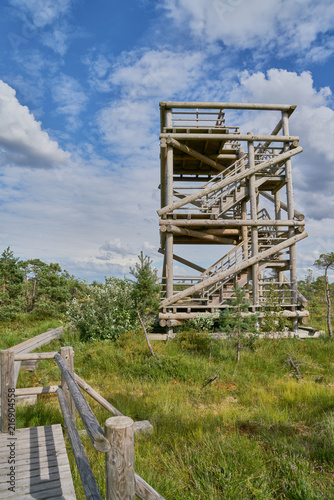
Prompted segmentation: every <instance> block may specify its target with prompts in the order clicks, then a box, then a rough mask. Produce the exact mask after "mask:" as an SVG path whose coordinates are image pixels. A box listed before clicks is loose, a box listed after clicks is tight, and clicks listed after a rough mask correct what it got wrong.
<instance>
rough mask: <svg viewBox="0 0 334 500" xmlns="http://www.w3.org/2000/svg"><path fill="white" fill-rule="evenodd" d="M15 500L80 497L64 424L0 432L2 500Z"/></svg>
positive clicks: (69, 499)
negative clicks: (71, 465) (74, 478)
mask: <svg viewBox="0 0 334 500" xmlns="http://www.w3.org/2000/svg"><path fill="white" fill-rule="evenodd" d="M11 467H12V468H11ZM9 481H12V482H9ZM11 487H12V490H10V489H9V488H11ZM11 498H15V499H17V500H28V499H29V500H30V499H39V500H42V499H45V500H60V499H64V500H65V499H66V500H74V499H75V498H76V496H75V492H74V486H73V481H72V476H71V470H70V466H69V461H68V457H67V453H66V448H65V442H64V437H63V433H62V429H61V425H60V424H56V425H46V426H44V427H31V428H26V429H18V430H16V432H15V435H14V436H10V434H7V433H0V499H1V500H3V499H11Z"/></svg>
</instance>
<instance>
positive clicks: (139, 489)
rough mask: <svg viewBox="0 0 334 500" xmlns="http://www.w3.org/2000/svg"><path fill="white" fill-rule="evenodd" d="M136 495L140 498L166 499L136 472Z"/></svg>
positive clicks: (149, 499)
mask: <svg viewBox="0 0 334 500" xmlns="http://www.w3.org/2000/svg"><path fill="white" fill-rule="evenodd" d="M135 485H136V496H137V497H138V498H139V499H140V500H165V499H164V497H163V496H161V495H160V494H159V493H158V492H157V491H155V490H154V489H153V488H152V486H150V485H149V484H148V483H147V482H146V481H144V479H143V478H141V477H140V476H138V474H135Z"/></svg>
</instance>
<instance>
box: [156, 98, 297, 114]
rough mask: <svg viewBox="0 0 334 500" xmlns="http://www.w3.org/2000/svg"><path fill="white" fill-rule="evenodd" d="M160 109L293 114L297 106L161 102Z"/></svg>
mask: <svg viewBox="0 0 334 500" xmlns="http://www.w3.org/2000/svg"><path fill="white" fill-rule="evenodd" d="M160 107H162V108H166V109H168V108H170V109H172V108H181V109H189V108H195V109H222V110H223V109H249V110H262V111H287V112H288V113H290V114H291V113H293V111H294V110H295V109H296V107H297V106H295V105H293V104H264V103H244V102H188V101H162V102H160Z"/></svg>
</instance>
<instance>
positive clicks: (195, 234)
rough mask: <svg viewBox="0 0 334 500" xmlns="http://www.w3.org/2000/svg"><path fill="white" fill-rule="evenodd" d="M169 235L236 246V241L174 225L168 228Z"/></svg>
mask: <svg viewBox="0 0 334 500" xmlns="http://www.w3.org/2000/svg"><path fill="white" fill-rule="evenodd" d="M166 231H167V233H173V234H180V235H182V236H190V237H193V238H199V239H202V240H205V241H210V242H214V243H220V244H223V245H229V244H232V245H236V243H237V242H236V240H233V239H231V238H222V237H220V236H215V235H214V234H208V233H204V232H202V231H196V230H193V229H186V228H182V227H178V226H174V225H172V224H170V225H168V226H167V228H166Z"/></svg>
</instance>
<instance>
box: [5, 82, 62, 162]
mask: <svg viewBox="0 0 334 500" xmlns="http://www.w3.org/2000/svg"><path fill="white" fill-rule="evenodd" d="M0 148H1V154H0V158H1V164H2V165H4V164H6V163H9V164H12V165H19V166H29V167H35V166H36V167H50V166H53V165H55V164H59V163H64V162H66V161H67V160H68V158H69V154H68V153H66V152H65V151H63V150H62V149H60V147H59V146H58V144H57V142H55V141H53V140H52V139H50V137H49V135H48V134H47V132H45V131H43V130H42V128H41V123H40V122H37V121H36V120H35V118H34V116H33V115H32V114H31V113H30V111H29V109H28V108H27V107H26V106H22V105H21V104H20V103H19V101H18V100H17V98H16V93H15V90H14V89H13V88H12V87H10V86H9V85H7V84H6V83H4V82H3V81H2V80H0Z"/></svg>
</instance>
